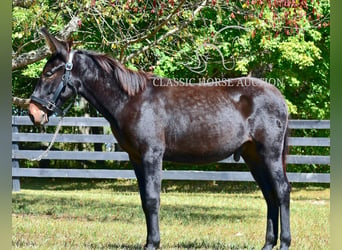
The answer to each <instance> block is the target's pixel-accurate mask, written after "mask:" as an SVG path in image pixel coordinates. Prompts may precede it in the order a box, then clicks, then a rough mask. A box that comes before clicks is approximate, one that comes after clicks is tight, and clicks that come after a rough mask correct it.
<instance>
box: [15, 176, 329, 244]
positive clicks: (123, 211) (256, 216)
mask: <svg viewBox="0 0 342 250" xmlns="http://www.w3.org/2000/svg"><path fill="white" fill-rule="evenodd" d="M161 199H162V202H161V215H160V217H161V221H160V227H161V239H162V247H163V249H195V248H197V249H200V248H201V249H260V248H261V247H262V245H263V243H264V237H265V223H266V219H265V217H266V205H265V202H264V199H263V198H262V195H261V192H260V191H259V189H258V188H257V187H256V185H255V184H254V183H231V182H217V183H213V182H180V181H179V182H175V181H164V182H163V192H162V195H161ZM329 217H330V188H329V186H327V185H309V186H305V185H299V184H296V185H295V186H294V187H293V191H292V196H291V227H292V239H293V240H292V249H327V248H329V243H330V233H329V228H330V222H329ZM12 231H13V234H12V246H13V248H14V249H17V248H20V249H30V248H34V249H141V247H142V246H143V244H144V242H145V237H146V229H145V220H144V215H143V212H142V209H141V206H140V197H139V194H138V190H137V185H136V181H135V180H118V181H103V180H102V181H89V180H88V181H85V180H59V179H56V180H51V179H44V180H38V179H24V180H23V181H22V190H21V192H19V193H13V209H12Z"/></svg>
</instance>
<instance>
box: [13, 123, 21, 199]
mask: <svg viewBox="0 0 342 250" xmlns="http://www.w3.org/2000/svg"><path fill="white" fill-rule="evenodd" d="M18 132H19V130H18V126H17V125H12V133H18ZM13 149H14V150H18V149H19V144H18V142H12V150H13ZM12 168H19V160H17V159H12ZM12 191H14V192H19V191H20V178H19V177H12Z"/></svg>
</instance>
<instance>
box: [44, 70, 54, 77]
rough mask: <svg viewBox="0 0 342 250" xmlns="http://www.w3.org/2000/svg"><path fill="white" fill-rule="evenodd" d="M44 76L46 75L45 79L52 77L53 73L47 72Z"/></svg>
mask: <svg viewBox="0 0 342 250" xmlns="http://www.w3.org/2000/svg"><path fill="white" fill-rule="evenodd" d="M45 75H46V76H47V77H50V76H52V75H53V72H51V71H48V72H46V73H45Z"/></svg>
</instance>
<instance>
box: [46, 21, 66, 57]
mask: <svg viewBox="0 0 342 250" xmlns="http://www.w3.org/2000/svg"><path fill="white" fill-rule="evenodd" d="M40 32H41V34H42V35H43V36H44V38H45V41H46V44H47V45H48V47H49V49H50V50H51V52H52V54H55V53H61V54H65V52H68V50H69V48H68V46H66V44H65V43H64V42H62V41H59V40H58V39H56V38H55V37H54V36H53V35H51V34H50V33H49V31H48V30H47V28H45V27H44V28H41V29H40Z"/></svg>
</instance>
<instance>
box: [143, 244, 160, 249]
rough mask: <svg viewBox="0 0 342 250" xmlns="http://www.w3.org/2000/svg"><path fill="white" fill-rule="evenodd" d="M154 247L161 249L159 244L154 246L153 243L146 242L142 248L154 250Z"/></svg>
mask: <svg viewBox="0 0 342 250" xmlns="http://www.w3.org/2000/svg"><path fill="white" fill-rule="evenodd" d="M156 249H161V247H160V246H159V244H158V246H155V245H154V244H148V245H145V247H144V250H156Z"/></svg>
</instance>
